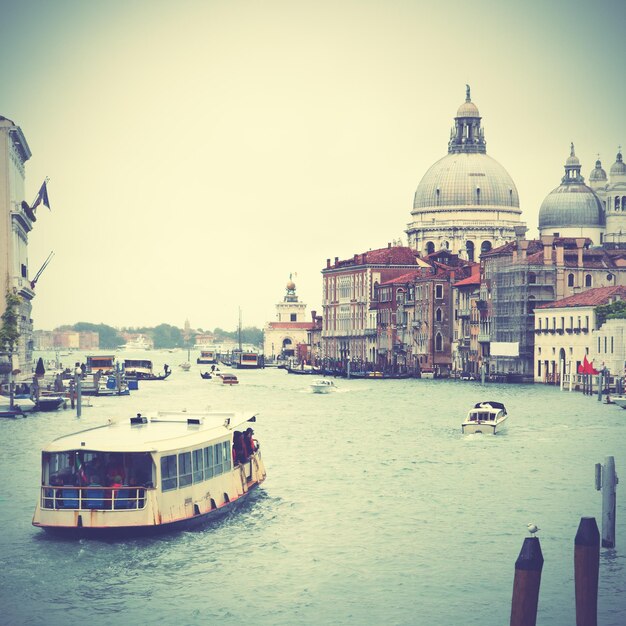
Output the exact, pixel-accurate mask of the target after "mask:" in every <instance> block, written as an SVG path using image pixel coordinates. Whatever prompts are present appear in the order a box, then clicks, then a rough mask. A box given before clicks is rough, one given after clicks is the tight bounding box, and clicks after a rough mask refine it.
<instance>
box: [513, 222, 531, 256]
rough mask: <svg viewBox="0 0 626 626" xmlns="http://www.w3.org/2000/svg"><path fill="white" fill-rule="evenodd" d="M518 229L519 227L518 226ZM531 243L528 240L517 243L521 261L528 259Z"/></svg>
mask: <svg viewBox="0 0 626 626" xmlns="http://www.w3.org/2000/svg"><path fill="white" fill-rule="evenodd" d="M516 228H517V226H516ZM529 243H530V242H529V241H528V239H520V240H519V241H518V242H517V248H518V250H519V258H520V260H521V261H523V260H525V259H526V255H527V253H528V244H529Z"/></svg>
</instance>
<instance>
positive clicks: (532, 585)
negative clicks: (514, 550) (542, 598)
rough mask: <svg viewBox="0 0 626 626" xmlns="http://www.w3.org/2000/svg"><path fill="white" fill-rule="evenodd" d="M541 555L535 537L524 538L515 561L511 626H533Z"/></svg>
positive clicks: (537, 540) (535, 614)
mask: <svg viewBox="0 0 626 626" xmlns="http://www.w3.org/2000/svg"><path fill="white" fill-rule="evenodd" d="M542 569H543V554H542V553H541V545H540V543H539V539H538V538H537V537H526V539H524V543H523V545H522V549H521V551H520V553H519V556H518V557H517V561H515V578H514V580H513V600H512V602H511V622H510V624H511V626H535V624H536V623H537V606H538V602H539V585H540V584H541V570H542Z"/></svg>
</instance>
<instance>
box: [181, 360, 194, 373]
mask: <svg viewBox="0 0 626 626" xmlns="http://www.w3.org/2000/svg"><path fill="white" fill-rule="evenodd" d="M180 368H181V369H182V370H183V372H188V371H189V370H190V369H191V363H189V361H185V363H181V364H180Z"/></svg>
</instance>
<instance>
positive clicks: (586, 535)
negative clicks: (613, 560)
mask: <svg viewBox="0 0 626 626" xmlns="http://www.w3.org/2000/svg"><path fill="white" fill-rule="evenodd" d="M599 572H600V533H599V531H598V525H597V524H596V518H595V517H581V518H580V524H579V525H578V531H577V532H576V538H575V539H574V587H575V593H576V626H597V624H598V576H599Z"/></svg>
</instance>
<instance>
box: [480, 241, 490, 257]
mask: <svg viewBox="0 0 626 626" xmlns="http://www.w3.org/2000/svg"><path fill="white" fill-rule="evenodd" d="M489 250H491V241H483V242H482V243H481V244H480V253H481V254H482V253H483V252H489Z"/></svg>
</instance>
